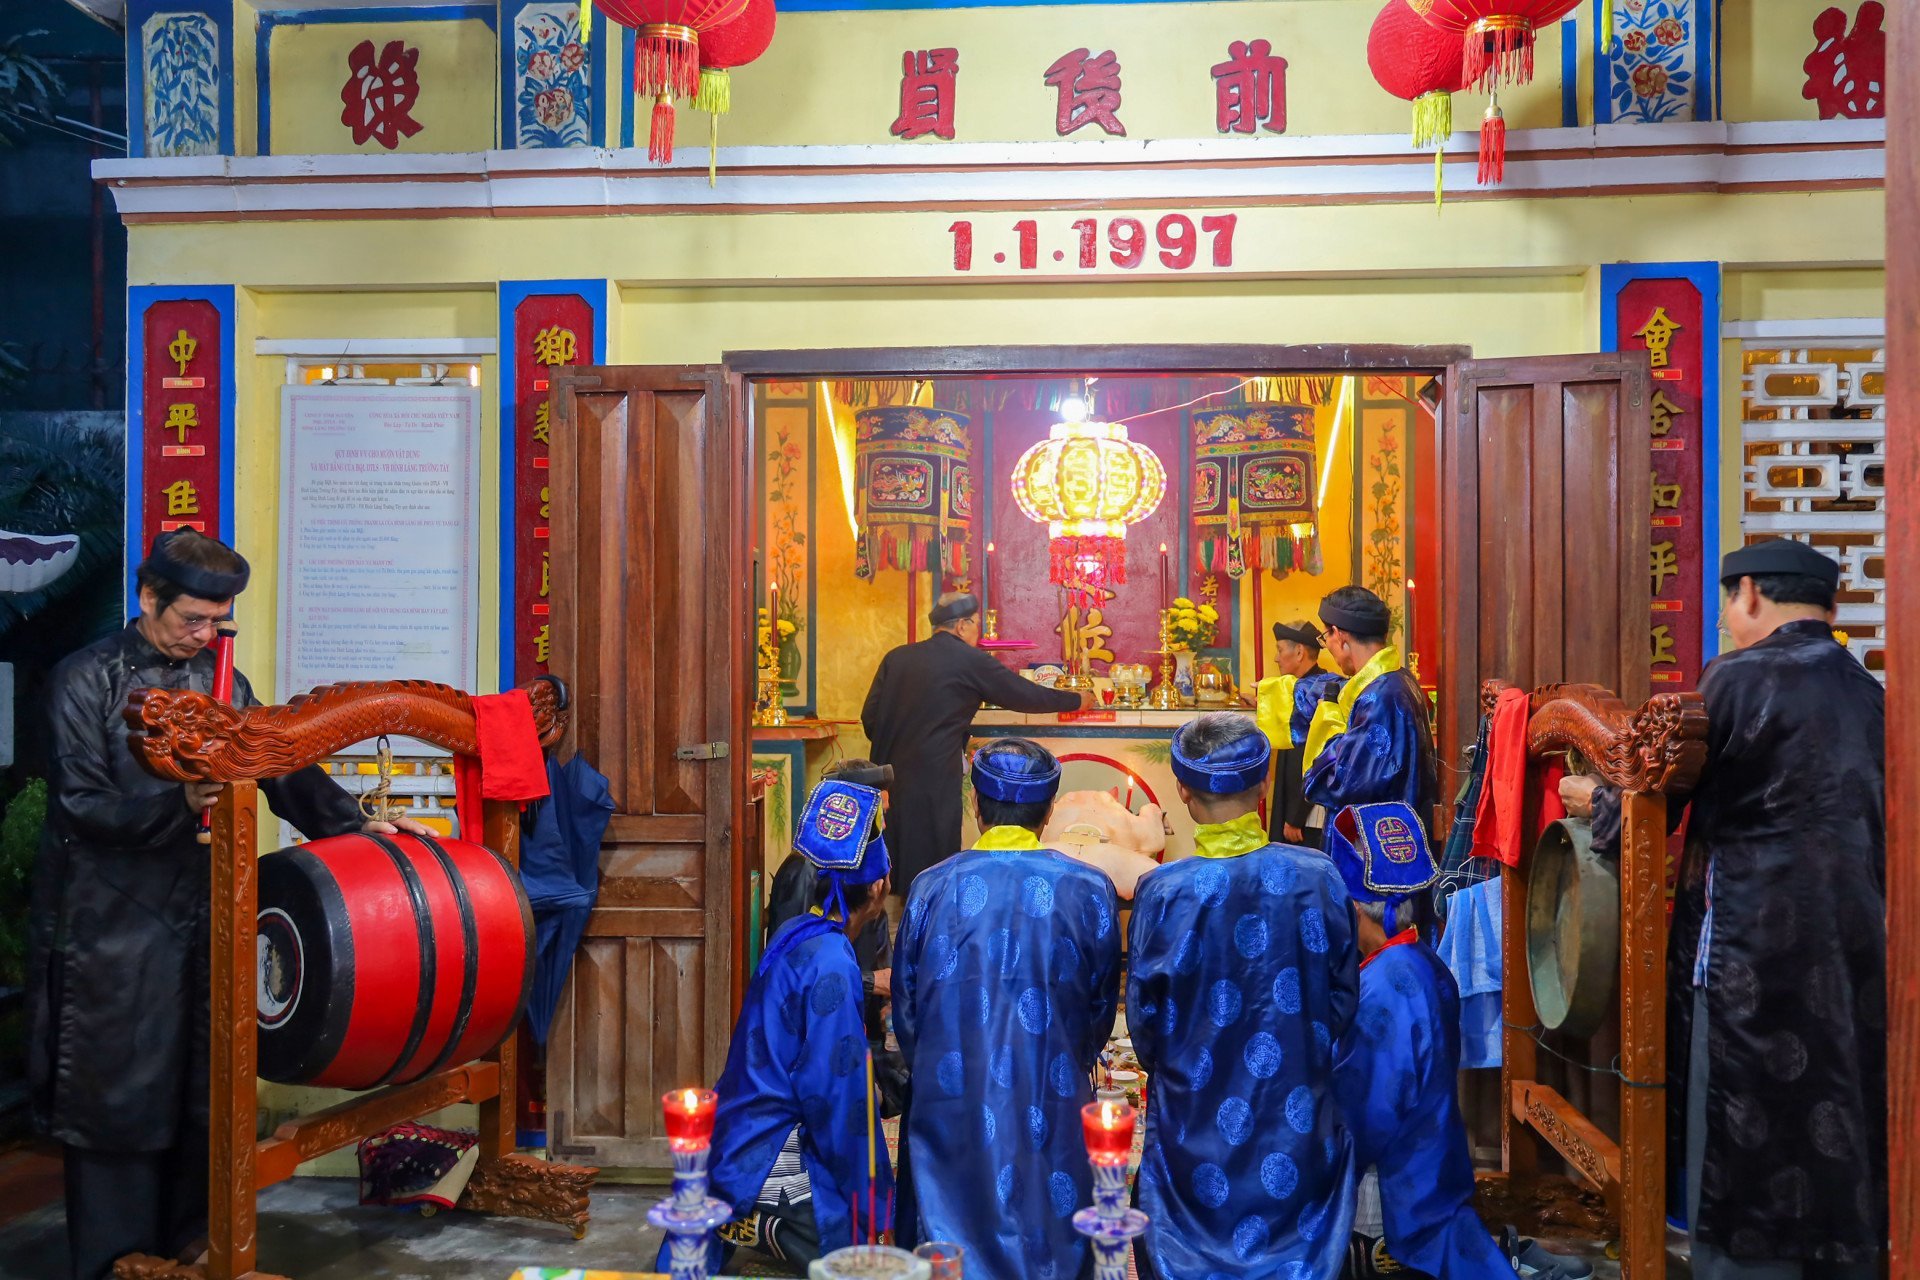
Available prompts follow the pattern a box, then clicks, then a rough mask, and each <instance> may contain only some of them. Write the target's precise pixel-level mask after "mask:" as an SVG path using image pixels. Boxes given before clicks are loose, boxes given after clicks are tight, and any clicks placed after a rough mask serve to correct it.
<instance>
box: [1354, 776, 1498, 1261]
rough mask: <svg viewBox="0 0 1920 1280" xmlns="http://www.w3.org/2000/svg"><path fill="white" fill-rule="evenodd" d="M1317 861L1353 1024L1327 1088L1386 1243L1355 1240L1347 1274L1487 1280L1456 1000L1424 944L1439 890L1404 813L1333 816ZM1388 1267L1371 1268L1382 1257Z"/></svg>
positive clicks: (1493, 1250) (1418, 833) (1493, 1255)
mask: <svg viewBox="0 0 1920 1280" xmlns="http://www.w3.org/2000/svg"><path fill="white" fill-rule="evenodd" d="M1327 853H1328V856H1330V857H1331V858H1332V859H1333V863H1334V865H1335V866H1337V867H1338V868H1339V869H1340V875H1341V878H1342V879H1343V880H1345V882H1346V885H1347V890H1348V892H1349V893H1350V894H1351V895H1352V898H1353V901H1354V905H1355V907H1356V909H1357V912H1358V922H1359V937H1360V951H1361V954H1362V955H1363V956H1364V957H1365V959H1363V960H1361V962H1360V1012H1359V1014H1358V1015H1357V1016H1356V1017H1355V1018H1354V1034H1353V1035H1352V1036H1350V1037H1348V1039H1347V1041H1346V1043H1345V1044H1343V1046H1342V1051H1341V1056H1340V1064H1339V1067H1338V1069H1337V1072H1336V1086H1337V1089H1338V1092H1339V1096H1340V1103H1341V1107H1342V1109H1343V1110H1344V1111H1345V1112H1346V1117H1347V1124H1348V1126H1349V1127H1350V1128H1351V1129H1352V1130H1353V1137H1354V1147H1355V1151H1356V1152H1357V1155H1358V1162H1359V1166H1360V1168H1361V1169H1362V1170H1368V1169H1371V1170H1372V1171H1373V1172H1374V1173H1375V1174H1376V1175H1377V1176H1378V1178H1379V1184H1380V1212H1381V1218H1382V1220H1383V1221H1384V1223H1385V1226H1386V1238H1385V1239H1384V1240H1383V1241H1373V1240H1370V1239H1366V1238H1364V1237H1356V1241H1355V1243H1356V1247H1357V1252H1358V1253H1360V1254H1362V1255H1365V1262H1364V1264H1363V1265H1361V1266H1357V1267H1356V1268H1355V1271H1356V1272H1363V1273H1369V1274H1390V1273H1391V1272H1392V1271H1394V1270H1396V1268H1394V1267H1393V1266H1391V1265H1389V1259H1390V1261H1391V1262H1392V1263H1398V1264H1399V1268H1402V1269H1404V1268H1411V1269H1412V1270H1414V1271H1416V1272H1420V1273H1423V1274H1425V1275H1428V1276H1432V1277H1435V1278H1436V1280H1499V1277H1502V1276H1505V1277H1511V1276H1512V1275H1513V1266H1512V1264H1511V1263H1509V1262H1508V1260H1507V1258H1506V1257H1505V1256H1504V1254H1503V1253H1502V1252H1501V1250H1500V1249H1499V1247H1498V1246H1496V1245H1495V1243H1494V1240H1493V1237H1492V1236H1491V1235H1490V1234H1488V1232H1487V1229H1486V1228H1485V1227H1484V1226H1482V1225H1481V1223H1480V1218H1479V1215H1478V1214H1476V1213H1475V1212H1474V1210H1473V1158H1472V1157H1471V1156H1470V1155H1469V1154H1468V1150H1467V1130H1466V1125H1465V1124H1464V1123H1463V1122H1462V1120H1461V1118H1460V1106H1459V1103H1458V1101H1457V1095H1456V1089H1457V1088H1458V1081H1459V1070H1460V989H1459V987H1458V986H1456V985H1455V983H1454V980H1453V975H1452V974H1451V973H1449V972H1448V971H1447V967H1446V965H1445V964H1443V963H1441V960H1440V957H1439V956H1438V955H1436V954H1435V953H1434V950H1433V948H1432V947H1431V946H1430V945H1429V944H1428V942H1427V937H1428V935H1429V932H1430V931H1431V929H1432V922H1433V909H1432V904H1431V901H1430V899H1429V897H1428V892H1427V891H1428V888H1429V886H1431V885H1432V884H1433V882H1434V881H1435V880H1438V879H1439V878H1440V869H1439V868H1438V867H1437V866H1436V865H1434V861H1433V854H1432V852H1431V851H1430V849H1429V848H1428V845H1427V838H1426V833H1425V831H1424V830H1423V829H1422V826H1421V823H1420V819H1419V817H1418V816H1417V815H1416V814H1415V813H1414V811H1413V810H1412V809H1411V808H1410V807H1408V806H1407V805H1404V804H1369V805H1360V806H1357V807H1355V808H1351V809H1343V810H1341V811H1340V812H1339V813H1338V814H1336V815H1335V816H1334V820H1333V821H1332V822H1331V823H1329V824H1328V826H1327ZM1383 1253H1384V1254H1385V1255H1387V1257H1383V1256H1382V1254H1383Z"/></svg>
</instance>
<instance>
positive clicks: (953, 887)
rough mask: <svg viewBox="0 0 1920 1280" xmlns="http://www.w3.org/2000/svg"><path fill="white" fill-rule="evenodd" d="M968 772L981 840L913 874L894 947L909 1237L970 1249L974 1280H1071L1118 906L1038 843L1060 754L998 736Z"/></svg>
mask: <svg viewBox="0 0 1920 1280" xmlns="http://www.w3.org/2000/svg"><path fill="white" fill-rule="evenodd" d="M972 778H973V791H974V803H975V806H976V809H977V812H978V814H979V818H980V830H981V836H980V839H979V841H978V843H976V844H975V845H974V847H973V848H972V849H969V850H966V851H964V852H961V853H958V854H955V855H954V856H953V857H951V858H948V859H946V860H945V861H944V862H941V863H938V864H936V865H935V866H934V867H933V868H932V869H930V870H927V871H923V872H921V873H920V875H919V877H918V878H917V879H915V880H914V882H913V889H912V891H911V892H910V893H909V894H908V896H907V906H906V914H905V917H904V919H903V921H902V923H901V926H900V935H899V938H898V939H897V941H896V943H895V946H894V957H893V1025H894V1031H895V1033H896V1034H897V1035H898V1036H899V1038H900V1049H901V1052H902V1053H904V1054H905V1055H906V1057H907V1061H908V1064H909V1067H910V1074H911V1075H912V1078H913V1093H912V1099H911V1101H910V1102H909V1104H908V1107H907V1113H906V1119H905V1123H904V1124H903V1125H902V1129H901V1132H902V1141H901V1144H900V1157H901V1158H900V1165H901V1181H902V1188H903V1190H902V1198H901V1214H900V1217H901V1235H902V1238H903V1240H905V1239H908V1238H913V1237H910V1236H909V1233H912V1232H914V1231H915V1230H916V1227H917V1230H918V1236H917V1238H918V1239H921V1240H946V1241H952V1242H954V1243H957V1244H959V1245H961V1246H962V1247H963V1248H964V1249H965V1250H966V1266H967V1274H968V1275H979V1276H985V1277H990V1278H993V1280H1074V1277H1079V1276H1090V1275H1092V1273H1093V1257H1092V1253H1091V1251H1090V1250H1089V1249H1088V1248H1087V1242H1086V1240H1085V1239H1084V1238H1083V1237H1081V1236H1080V1235H1078V1234H1077V1233H1076V1232H1075V1231H1074V1229H1073V1214H1074V1211H1075V1210H1076V1209H1079V1208H1082V1207H1084V1206H1086V1205H1087V1204H1089V1203H1091V1201H1092V1196H1093V1175H1092V1172H1091V1170H1090V1169H1089V1168H1088V1167H1087V1147H1086V1140H1085V1138H1084V1136H1083V1134H1082V1131H1081V1122H1080V1108H1081V1107H1083V1106H1085V1105H1086V1104H1087V1103H1089V1102H1091V1101H1093V1086H1092V1074H1093V1068H1094V1064H1095V1062H1096V1060H1097V1059H1098V1058H1099V1056H1100V1052H1101V1051H1102V1050H1103V1049H1105V1048H1106V1045H1107V1040H1108V1037H1109V1036H1111V1035H1112V1034H1113V1019H1114V1011H1115V1007H1116V1005H1117V1003H1118V1000H1119V995H1120V931H1119V926H1118V924H1117V919H1116V917H1117V915H1118V911H1119V901H1118V898H1117V896H1116V895H1115V892H1114V887H1113V882H1112V881H1111V880H1109V879H1108V878H1107V877H1106V875H1105V874H1104V873H1102V872H1100V871H1098V870H1096V869H1095V868H1093V867H1090V866H1087V865H1086V864H1084V863H1081V862H1077V861H1075V860H1074V859H1072V858H1069V857H1068V856H1067V855H1065V854H1063V853H1059V852H1057V851H1055V850H1052V849H1043V848H1041V847H1040V835H1039V833H1040V831H1041V830H1042V829H1043V828H1044V827H1045V826H1046V824H1047V815H1048V814H1049V813H1051V812H1052V810H1053V800H1054V795H1055V793H1056V792H1058V790H1059V789H1060V765H1059V762H1058V761H1056V760H1055V759H1054V758H1053V755H1052V753H1050V752H1048V751H1047V750H1046V749H1045V748H1044V747H1041V746H1038V745H1037V744H1035V743H1032V742H1028V741H1026V740H1025V739H1021V738H1002V739H999V740H998V741H995V742H991V743H988V744H987V745H986V746H985V747H983V748H981V749H980V750H979V751H978V752H976V753H975V754H974V757H973V763H972ZM909 1193H910V1194H909ZM909 1200H911V1201H912V1202H913V1204H914V1206H915V1208H916V1209H917V1213H914V1212H910V1211H909V1207H908V1204H909ZM916 1218H917V1221H916Z"/></svg>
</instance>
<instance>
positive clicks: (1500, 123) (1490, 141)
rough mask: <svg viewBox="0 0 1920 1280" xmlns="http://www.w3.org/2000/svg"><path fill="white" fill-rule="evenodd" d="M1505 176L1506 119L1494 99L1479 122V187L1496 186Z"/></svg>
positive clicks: (1498, 103)
mask: <svg viewBox="0 0 1920 1280" xmlns="http://www.w3.org/2000/svg"><path fill="white" fill-rule="evenodd" d="M1506 176H1507V117H1506V116H1505V115H1504V114H1502V112H1501V110H1500V100H1499V99H1498V98H1495V99H1494V100H1493V101H1492V102H1490V103H1488V104H1487V114H1486V116H1485V117H1484V118H1483V119H1482V120H1481V121H1480V185H1481V186H1483V187H1485V186H1497V185H1499V184H1500V183H1501V182H1502V181H1504V180H1505V179H1506Z"/></svg>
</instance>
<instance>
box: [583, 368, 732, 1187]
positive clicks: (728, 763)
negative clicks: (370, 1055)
mask: <svg viewBox="0 0 1920 1280" xmlns="http://www.w3.org/2000/svg"><path fill="white" fill-rule="evenodd" d="M553 385H554V412H553V415H552V419H553V463H552V484H551V486H550V487H551V491H552V513H553V524H552V533H553V538H552V542H553V551H552V575H551V577H552V583H553V595H552V605H553V615H552V623H551V625H552V628H553V649H552V658H553V669H554V671H555V672H556V673H558V674H560V675H562V676H563V677H565V678H566V679H567V680H568V682H569V684H570V686H571V687H572V689H573V692H574V701H575V706H576V708H577V710H576V713H575V717H574V741H573V744H572V745H574V746H575V747H576V748H578V749H579V750H580V751H582V752H584V753H586V754H587V756H588V758H589V759H590V760H592V761H593V762H594V763H595V764H596V765H597V766H598V767H599V768H600V769H601V771H602V772H604V773H605V774H606V775H607V777H608V779H609V781H610V783H611V788H612V792H613V801H614V813H613V816H612V819H611V821H610V823H609V824H608V827H607V832H606V835H605V837H604V839H603V841H602V844H601V855H600V896H599V899H598V902H597V904H596V907H595V909H594V912H593V915H592V916H591V917H590V919H589V920H588V922H587V930H586V938H585V940H584V941H583V943H582V946H581V949H580V952H579V955H578V957H577V959H576V961H575V965H574V969H573V974H572V977H571V979H570V980H569V988H568V991H567V993H566V996H565V997H564V999H563V1001H562V1005H561V1011H560V1014H559V1016H558V1017H557V1018H556V1020H555V1024H554V1030H553V1034H552V1036H551V1037H550V1040H549V1066H548V1117H549V1120H548V1122H549V1125H550V1127H551V1133H550V1136H549V1141H550V1143H551V1144H552V1145H553V1147H554V1149H555V1150H556V1152H558V1153H560V1154H562V1155H565V1156H567V1157H568V1158H573V1159H581V1160H587V1161H590V1162H593V1163H597V1164H602V1165H614V1166H624V1167H663V1166H665V1165H667V1164H669V1163H670V1160H669V1156H668V1152H667V1149H666V1144H665V1141H664V1139H663V1138H662V1136H661V1133H660V1115H659V1111H660V1106H659V1099H660V1094H661V1093H663V1092H665V1091H666V1090H668V1089H673V1088H682V1087H686V1086H689V1085H697V1084H702V1083H707V1082H711V1081H712V1080H713V1079H714V1078H715V1077H716V1076H717V1075H718V1074H719V1071H720V1066H721V1063H722V1060H723V1058H724V1055H725V1050H726V1041H727V1033H728V1030H729V1027H728V1021H729V1019H728V1013H729V1011H730V1003H729V1001H728V998H727V997H728V994H729V982H730V976H729V975H730V968H731V965H730V960H731V956H732V952H733V933H734V928H735V924H734V920H733V910H732V906H731V903H732V901H733V897H734V885H733V875H732V868H733V864H734V858H735V851H734V850H733V847H732V846H733V843H734V838H735V833H736V832H737V831H738V830H740V829H741V825H742V823H741V819H740V817H739V814H738V812H737V809H738V807H739V806H740V805H741V804H744V802H745V796H746V787H745V772H746V767H747V764H748V761H749V753H748V752H747V750H746V748H745V744H746V742H747V737H746V729H745V720H746V716H747V710H748V708H749V707H750V705H751V701H752V699H751V696H750V691H749V689H748V688H747V683H746V682H747V678H748V674H749V673H748V670H747V668H748V665H749V659H748V655H747V653H746V650H747V648H748V647H749V646H750V644H751V623H750V621H749V613H748V610H749V608H750V602H749V600H748V591H749V589H750V588H749V580H750V579H749V573H748V571H747V570H748V566H747V561H746V527H745V525H744V523H742V524H741V525H740V527H739V528H738V529H735V528H734V527H733V526H734V524H735V516H736V515H737V513H738V512H739V510H740V501H741V496H740V495H741V494H742V493H744V484H745V480H744V477H743V475H742V474H741V473H742V471H743V469H744V468H743V467H742V466H741V464H740V461H739V460H740V459H742V458H745V457H746V456H747V447H746V444H745V442H744V441H743V440H739V439H736V431H737V426H736V422H735V417H734V415H733V414H732V413H730V412H729V409H728V405H727V398H728V392H727V389H726V383H725V381H724V379H722V378H721V377H720V376H719V375H718V373H717V371H715V370H710V369H635V368H597V369H570V370H561V371H558V372H557V374H556V376H555V378H554V384H553ZM736 650H738V652H736Z"/></svg>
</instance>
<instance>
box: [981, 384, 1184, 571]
mask: <svg viewBox="0 0 1920 1280" xmlns="http://www.w3.org/2000/svg"><path fill="white" fill-rule="evenodd" d="M1166 492H1167V469H1166V468H1165V467H1163V466H1161V465H1160V459H1159V458H1158V457H1157V456H1155V454H1154V452H1153V450H1151V449H1149V448H1147V446H1145V445H1143V444H1136V443H1135V442H1134V441H1132V440H1129V439H1127V428H1126V426H1125V425H1124V424H1123V423H1118V422H1083V421H1067V422H1061V423H1056V424H1055V425H1054V426H1053V428H1052V429H1051V430H1050V431H1049V432H1048V433H1047V438H1046V439H1045V440H1042V441H1040V442H1039V443H1038V444H1035V445H1034V446H1033V447H1031V448H1029V449H1028V450H1027V451H1026V452H1025V453H1023V454H1021V455H1020V460H1019V461H1018V462H1016V463H1014V464H1013V501H1014V503H1015V504H1016V505H1017V506H1018V507H1019V508H1020V510H1021V511H1022V512H1024V513H1025V514H1026V517H1027V518H1028V519H1029V520H1033V521H1036V522H1038V523H1040V524H1044V525H1046V526H1047V536H1048V538H1050V539H1051V543H1050V545H1049V548H1048V550H1049V552H1050V555H1049V557H1048V560H1049V572H1048V580H1049V581H1051V582H1054V583H1056V584H1057V585H1060V586H1063V587H1066V588H1067V589H1068V590H1070V591H1073V592H1075V593H1086V594H1091V593H1092V592H1094V591H1096V590H1097V589H1099V588H1102V587H1105V586H1107V585H1108V584H1109V583H1115V582H1125V581H1126V580H1127V526H1128V525H1130V524H1138V523H1139V522H1140V521H1142V520H1144V519H1146V518H1147V517H1148V516H1150V515H1152V514H1153V513H1154V511H1155V509H1156V508H1158V507H1159V505H1160V499H1161V498H1163V497H1165V496H1166Z"/></svg>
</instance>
